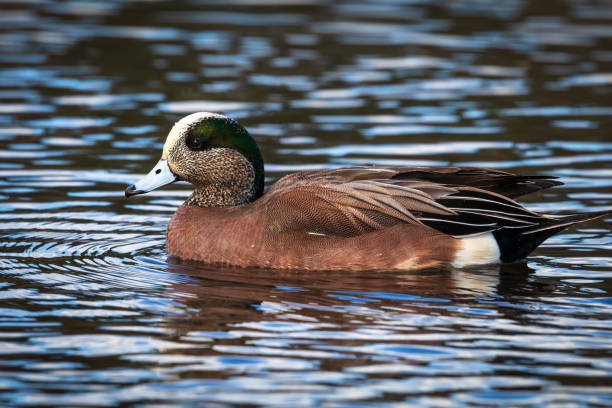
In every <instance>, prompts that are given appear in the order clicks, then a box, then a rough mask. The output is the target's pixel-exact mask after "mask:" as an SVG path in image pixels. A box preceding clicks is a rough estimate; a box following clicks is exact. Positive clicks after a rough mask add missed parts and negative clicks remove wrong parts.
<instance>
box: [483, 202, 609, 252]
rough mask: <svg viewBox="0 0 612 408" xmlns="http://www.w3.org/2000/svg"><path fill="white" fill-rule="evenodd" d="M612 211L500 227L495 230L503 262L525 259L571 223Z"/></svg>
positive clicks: (547, 218) (551, 217)
mask: <svg viewBox="0 0 612 408" xmlns="http://www.w3.org/2000/svg"><path fill="white" fill-rule="evenodd" d="M611 213H612V211H599V212H592V213H585V214H575V215H568V216H562V217H553V216H543V217H542V218H541V219H540V220H539V221H540V222H539V223H538V224H537V225H533V226H529V227H523V228H500V229H498V230H496V231H493V236H494V237H495V239H496V240H497V245H499V250H500V254H501V255H500V259H501V261H502V262H512V261H516V260H517V259H523V258H525V257H526V256H527V255H529V254H530V253H531V252H532V251H533V250H534V249H536V248H537V247H538V246H539V245H540V244H541V243H542V242H544V241H545V240H546V239H547V238H549V237H551V236H553V235H555V234H557V233H559V232H561V231H563V230H564V229H565V228H567V227H569V226H570V225H573V224H576V223H579V222H583V221H589V220H593V219H595V218H599V217H603V216H605V215H608V214H611Z"/></svg>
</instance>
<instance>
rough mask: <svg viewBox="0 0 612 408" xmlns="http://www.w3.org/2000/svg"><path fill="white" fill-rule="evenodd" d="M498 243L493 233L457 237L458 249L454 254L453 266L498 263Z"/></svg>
mask: <svg viewBox="0 0 612 408" xmlns="http://www.w3.org/2000/svg"><path fill="white" fill-rule="evenodd" d="M499 255H500V253H499V245H497V241H496V240H495V237H494V236H493V233H491V232H487V233H485V234H480V235H476V236H473V237H467V238H459V251H457V253H456V254H455V260H454V261H453V266H454V267H455V268H463V267H465V266H470V265H483V264H490V263H499Z"/></svg>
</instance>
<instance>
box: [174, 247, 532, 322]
mask: <svg viewBox="0 0 612 408" xmlns="http://www.w3.org/2000/svg"><path fill="white" fill-rule="evenodd" d="M168 263H172V264H174V265H176V264H178V263H179V260H178V259H176V258H169V259H168ZM180 264H181V267H180V268H172V269H170V272H172V273H180V274H182V275H183V276H184V277H186V278H187V279H181V280H180V282H179V283H175V284H173V286H172V289H171V290H172V291H173V292H174V293H173V295H174V297H175V298H179V299H180V302H181V303H182V304H183V305H184V310H185V313H184V314H179V315H178V316H175V317H173V318H172V320H173V323H172V326H174V327H175V328H176V329H177V330H179V332H182V333H184V332H185V331H189V330H194V329H196V328H197V330H206V331H225V330H228V326H229V327H231V326H233V325H234V324H242V323H245V322H258V321H263V320H266V321H268V320H274V319H279V320H283V321H295V322H298V321H302V322H324V323H330V324H333V325H338V326H345V325H353V324H358V323H359V322H365V321H369V322H371V323H372V320H376V321H380V320H381V319H382V320H384V321H387V322H389V321H392V320H393V316H394V315H405V314H406V313H413V314H424V315H432V314H437V315H447V316H454V315H456V314H457V313H458V312H457V310H458V308H460V309H465V308H466V307H469V308H474V307H478V302H479V301H483V304H487V303H488V300H494V301H498V300H499V299H500V298H504V297H507V296H516V295H525V296H529V294H530V293H533V291H534V290H537V288H535V287H534V286H533V284H532V283H531V282H530V279H529V276H530V274H532V273H533V270H532V269H530V268H529V267H528V266H527V265H526V264H525V263H515V264H507V265H491V266H486V267H480V268H478V269H470V270H461V269H449V270H441V269H436V270H427V271H419V272H417V273H415V272H406V273H398V272H307V273H300V272H295V271H272V270H256V269H251V270H246V269H238V268H229V267H212V266H203V265H198V264H186V263H185V262H181V263H180ZM487 307H488V306H487ZM179 328H180V329H179Z"/></svg>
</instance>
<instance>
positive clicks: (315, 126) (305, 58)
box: [0, 0, 612, 407]
mask: <svg viewBox="0 0 612 408" xmlns="http://www.w3.org/2000/svg"><path fill="white" fill-rule="evenodd" d="M0 23H1V24H0V158H1V160H0V234H1V239H0V273H1V279H0V405H21V406H43V405H55V406H86V405H88V406H114V405H123V406H160V407H161V406H164V407H165V406H192V405H197V406H200V405H202V406H209V405H211V406H231V405H239V406H247V405H280V406H285V407H295V406H338V407H366V406H367V407H372V406H381V407H382V406H413V405H414V406H431V407H446V406H568V407H569V406H571V407H574V406H609V405H612V378H611V377H612V358H611V354H610V351H611V349H612V320H611V317H612V297H611V291H612V285H611V283H612V235H611V233H610V229H611V227H612V218H611V217H607V218H604V219H603V220H598V221H592V222H589V223H585V224H582V225H580V226H578V227H577V228H573V229H570V230H568V231H566V232H564V233H562V234H560V235H557V236H555V237H554V238H552V239H550V240H549V241H547V243H546V244H545V245H544V246H543V247H541V248H540V249H539V250H537V251H536V252H535V253H534V254H532V256H530V257H529V258H528V260H527V261H526V262H524V263H518V264H511V265H504V266H503V267H486V268H479V269H470V270H443V271H439V270H437V271H424V272H419V273H414V272H412V273H410V272H406V273H384V272H383V273H375V274H373V273H322V272H320V273H317V272H308V273H306V272H304V273H300V272H292V273H286V272H267V271H244V270H236V269H230V268H225V269H219V268H203V267H196V266H189V265H179V264H178V263H179V262H178V261H177V260H173V259H167V254H166V252H165V247H164V245H165V236H164V231H165V226H166V223H167V222H168V220H169V218H170V217H171V215H172V213H173V212H174V211H175V209H176V208H177V206H178V205H179V204H180V203H181V201H182V200H184V199H185V198H186V197H187V195H188V194H189V186H188V185H182V184H176V185H173V186H171V187H167V188H165V189H162V190H159V191H156V192H153V193H151V194H148V195H146V196H140V197H135V198H134V199H130V200H126V199H125V198H124V197H123V189H124V188H125V187H126V185H127V184H129V183H132V182H134V181H135V180H136V179H137V178H138V177H139V176H140V175H142V174H143V173H146V172H148V170H149V169H150V168H151V167H152V165H153V164H154V163H155V162H156V161H157V159H158V157H159V155H160V150H161V146H162V142H163V139H164V137H165V135H166V133H167V131H168V130H169V128H170V126H171V124H172V123H173V122H174V121H176V120H177V119H178V118H180V117H181V116H183V115H185V114H187V113H191V112H194V111H199V110H212V111H220V112H224V113H226V114H228V115H230V116H232V117H235V118H237V119H239V120H240V121H241V122H242V123H243V124H244V125H245V126H246V127H247V128H249V129H250V131H251V133H252V134H253V135H254V136H255V138H256V139H257V141H258V142H259V144H260V146H261V147H262V151H263V153H264V157H265V160H266V171H267V179H266V180H267V182H268V184H269V183H272V182H273V181H274V180H276V179H278V178H279V177H281V176H282V175H284V174H286V173H288V172H291V171H295V170H300V169H319V168H327V167H337V166H342V165H353V164H364V163H375V164H388V165H400V164H405V165H436V166H440V165H442V166H443V165H477V166H486V167H492V168H499V169H505V170H507V171H510V172H517V173H521V174H552V175H556V176H559V177H560V178H561V180H562V181H563V182H564V183H565V186H562V187H557V188H554V189H551V190H549V191H545V192H542V193H539V194H535V195H534V196H533V197H527V198H526V199H525V202H526V204H527V205H528V206H529V207H530V208H532V209H535V210H538V211H546V212H550V213H562V212H585V211H594V210H603V209H611V208H612V136H611V132H610V129H611V125H612V119H611V118H612V24H611V23H612V5H611V4H610V2H607V1H596V0H593V1H587V0H573V1H572V0H567V1H561V0H558V1H552V0H551V1H549V0H538V1H521V0H508V1H487V0H455V1H442V0H406V1H402V0H385V1H378V0H370V1H367V0H354V1H336V2H326V1H318V0H283V1H249V0H229V1H227V0H224V1H198V0H192V1H184V2H163V1H132V2H130V1H121V0H117V1H112V2H110V1H109V2H102V1H90V0H84V1H61V2H60V1H57V2H54V1H46V0H31V1H17V0H15V1H11V0H8V1H2V2H0Z"/></svg>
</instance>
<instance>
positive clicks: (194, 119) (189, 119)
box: [161, 112, 227, 160]
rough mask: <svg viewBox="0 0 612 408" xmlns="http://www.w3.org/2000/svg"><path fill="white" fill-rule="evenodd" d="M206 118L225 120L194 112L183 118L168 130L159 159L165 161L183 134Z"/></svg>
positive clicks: (214, 114) (220, 116) (216, 114)
mask: <svg viewBox="0 0 612 408" xmlns="http://www.w3.org/2000/svg"><path fill="white" fill-rule="evenodd" d="M208 118H217V119H227V117H226V116H223V115H220V114H218V113H212V112H196V113H192V114H191V115H187V116H185V117H184V118H182V119H181V120H179V121H178V122H176V123H175V124H174V126H172V129H170V133H168V137H167V138H166V143H164V150H162V156H161V158H162V159H164V160H165V159H167V158H168V154H169V153H170V150H171V149H172V147H173V146H174V145H175V144H176V143H177V142H178V141H179V140H181V139H182V137H183V136H185V133H186V132H187V131H188V130H189V129H191V127H192V126H193V125H195V124H196V123H199V122H201V121H203V120H204V119H208Z"/></svg>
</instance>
